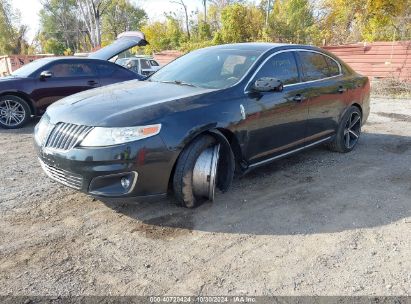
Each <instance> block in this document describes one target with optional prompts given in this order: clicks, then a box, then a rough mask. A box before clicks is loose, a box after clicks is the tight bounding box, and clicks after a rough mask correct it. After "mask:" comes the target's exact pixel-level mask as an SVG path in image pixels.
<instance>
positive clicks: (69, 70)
mask: <svg viewBox="0 0 411 304" xmlns="http://www.w3.org/2000/svg"><path fill="white" fill-rule="evenodd" d="M48 70H49V71H50V72H51V73H52V74H53V77H54V78H64V77H87V76H94V73H93V69H92V67H91V66H90V65H88V64H86V63H57V64H54V65H52V66H51V67H49V68H48Z"/></svg>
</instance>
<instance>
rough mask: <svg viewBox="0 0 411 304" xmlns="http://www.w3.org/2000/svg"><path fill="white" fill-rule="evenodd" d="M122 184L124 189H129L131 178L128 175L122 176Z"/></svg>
mask: <svg viewBox="0 0 411 304" xmlns="http://www.w3.org/2000/svg"><path fill="white" fill-rule="evenodd" d="M121 186H123V188H124V189H128V188H129V187H130V179H129V178H128V177H122V178H121Z"/></svg>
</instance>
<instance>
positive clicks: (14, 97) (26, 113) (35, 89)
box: [0, 32, 147, 129]
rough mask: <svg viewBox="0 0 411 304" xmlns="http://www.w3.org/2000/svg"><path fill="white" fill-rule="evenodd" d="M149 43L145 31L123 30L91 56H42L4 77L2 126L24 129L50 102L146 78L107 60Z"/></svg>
mask: <svg viewBox="0 0 411 304" xmlns="http://www.w3.org/2000/svg"><path fill="white" fill-rule="evenodd" d="M146 43H147V42H146V41H145V39H144V36H143V35H142V34H141V33H135V32H133V33H131V34H129V33H123V35H121V36H119V38H118V40H116V42H115V43H113V44H111V45H109V46H107V47H106V48H103V49H101V50H99V51H97V52H95V53H92V54H90V56H89V57H87V58H82V57H50V58H44V59H39V60H36V61H33V62H31V63H29V64H27V65H25V66H23V67H21V68H20V69H18V70H16V71H15V72H14V73H13V74H12V75H11V76H9V77H2V78H0V127H3V128H8V129H14V128H20V127H22V126H23V125H24V124H25V123H26V122H27V121H28V120H29V119H30V117H31V116H37V115H42V114H43V113H44V112H45V110H46V108H47V107H48V106H49V105H50V104H52V103H53V102H55V101H57V100H59V99H61V98H63V97H66V96H69V95H72V94H75V93H78V92H81V91H85V90H88V89H92V88H96V87H100V86H104V85H108V84H112V83H117V82H122V81H126V80H133V79H143V76H140V75H137V74H135V73H133V72H131V71H130V70H128V69H126V68H124V67H121V66H119V65H117V64H114V63H112V62H109V61H107V60H109V59H110V58H112V57H114V56H115V55H117V54H119V53H121V52H123V51H124V50H126V49H128V48H130V47H133V46H135V45H145V44H146Z"/></svg>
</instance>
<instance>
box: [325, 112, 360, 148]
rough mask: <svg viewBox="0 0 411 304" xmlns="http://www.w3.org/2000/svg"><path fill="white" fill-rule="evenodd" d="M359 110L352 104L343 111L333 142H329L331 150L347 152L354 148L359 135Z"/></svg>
mask: <svg viewBox="0 0 411 304" xmlns="http://www.w3.org/2000/svg"><path fill="white" fill-rule="evenodd" d="M361 118H362V117H361V111H360V109H358V108H357V107H355V106H352V107H351V108H349V109H348V111H347V112H346V113H345V115H344V116H343V118H342V119H341V122H340V125H339V126H338V130H337V134H336V135H335V139H334V141H333V142H331V143H330V144H329V147H330V149H331V150H333V151H336V152H341V153H347V152H350V151H352V150H353V149H354V147H355V146H356V145H357V143H358V139H359V138H360V135H361V123H362V122H361Z"/></svg>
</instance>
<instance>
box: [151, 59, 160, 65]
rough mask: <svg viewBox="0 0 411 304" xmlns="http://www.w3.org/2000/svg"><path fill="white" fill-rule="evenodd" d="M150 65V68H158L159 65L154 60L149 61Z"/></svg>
mask: <svg viewBox="0 0 411 304" xmlns="http://www.w3.org/2000/svg"><path fill="white" fill-rule="evenodd" d="M150 63H151V65H152V66H159V64H158V63H157V61H155V60H150Z"/></svg>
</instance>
